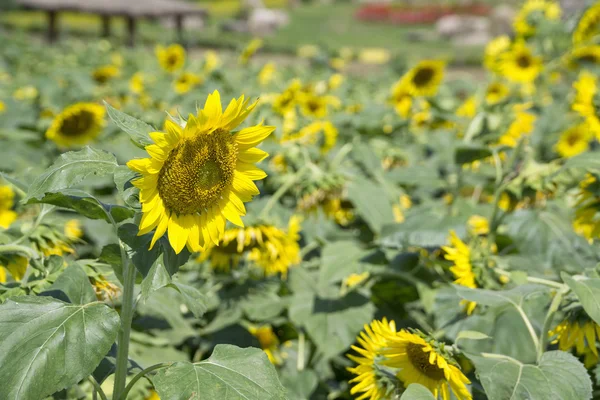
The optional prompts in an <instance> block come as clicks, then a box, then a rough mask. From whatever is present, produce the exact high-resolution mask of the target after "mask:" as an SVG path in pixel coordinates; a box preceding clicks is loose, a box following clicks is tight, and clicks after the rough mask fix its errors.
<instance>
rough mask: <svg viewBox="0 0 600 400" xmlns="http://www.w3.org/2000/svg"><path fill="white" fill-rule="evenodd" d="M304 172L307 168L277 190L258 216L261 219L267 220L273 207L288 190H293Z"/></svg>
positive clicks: (299, 171)
mask: <svg viewBox="0 0 600 400" xmlns="http://www.w3.org/2000/svg"><path fill="white" fill-rule="evenodd" d="M304 171H306V167H303V168H301V169H299V170H298V172H296V174H295V175H294V176H293V177H292V178H291V179H290V180H288V181H287V182H286V183H284V184H283V185H281V186H280V187H279V189H277V191H276V192H275V193H274V194H273V196H271V197H270V198H269V201H267V204H265V207H264V208H263V209H262V211H261V212H260V214H259V215H258V218H259V219H261V218H265V217H266V216H267V214H268V213H269V211H271V208H273V206H274V205H275V204H276V203H277V202H278V201H279V199H280V198H281V197H282V196H283V195H284V194H285V193H286V192H287V191H288V190H290V189H291V188H292V186H294V185H295V184H296V182H298V179H299V178H300V177H301V176H302V174H303V173H304Z"/></svg>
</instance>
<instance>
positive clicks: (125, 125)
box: [104, 102, 156, 148]
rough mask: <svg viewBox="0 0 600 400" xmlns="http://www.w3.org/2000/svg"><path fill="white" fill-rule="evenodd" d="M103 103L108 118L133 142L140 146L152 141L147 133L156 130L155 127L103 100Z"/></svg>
mask: <svg viewBox="0 0 600 400" xmlns="http://www.w3.org/2000/svg"><path fill="white" fill-rule="evenodd" d="M104 105H105V106H106V111H107V112H108V116H109V117H110V119H111V120H112V121H113V122H114V123H115V125H117V126H118V127H119V128H121V129H122V130H124V131H125V132H126V133H127V134H128V135H129V137H130V138H131V140H132V141H133V143H135V144H136V145H137V146H139V147H142V148H143V147H145V146H148V145H150V144H153V143H154V142H153V141H152V139H151V138H150V136H149V135H148V134H149V133H150V132H154V131H156V129H154V128H153V127H151V126H150V125H148V124H147V123H145V122H144V121H140V120H139V119H136V118H133V117H131V116H129V115H127V114H125V113H124V112H121V111H119V110H117V109H115V108H113V107H112V106H111V105H110V104H108V103H107V102H104Z"/></svg>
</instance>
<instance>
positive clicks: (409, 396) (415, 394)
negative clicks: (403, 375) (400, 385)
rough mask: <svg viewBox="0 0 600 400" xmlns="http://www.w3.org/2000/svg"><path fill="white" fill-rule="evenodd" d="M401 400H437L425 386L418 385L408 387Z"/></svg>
mask: <svg viewBox="0 0 600 400" xmlns="http://www.w3.org/2000/svg"><path fill="white" fill-rule="evenodd" d="M400 400H435V397H433V393H431V391H430V390H429V389H427V388H426V387H425V386H423V385H420V384H418V383H411V384H410V385H408V387H407V388H406V390H405V391H404V393H402V396H401V397H400Z"/></svg>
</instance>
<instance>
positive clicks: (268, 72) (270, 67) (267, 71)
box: [258, 63, 277, 86]
mask: <svg viewBox="0 0 600 400" xmlns="http://www.w3.org/2000/svg"><path fill="white" fill-rule="evenodd" d="M276 71H277V68H276V67H275V64H274V63H267V64H265V66H264V67H263V68H262V69H261V70H260V72H259V73H258V82H259V83H260V84H261V85H262V86H265V85H268V84H269V83H270V82H271V81H272V80H273V78H274V77H275V72H276Z"/></svg>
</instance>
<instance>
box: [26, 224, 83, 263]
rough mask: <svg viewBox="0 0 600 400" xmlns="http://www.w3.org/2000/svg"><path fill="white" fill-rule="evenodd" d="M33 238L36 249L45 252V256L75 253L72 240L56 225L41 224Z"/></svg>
mask: <svg viewBox="0 0 600 400" xmlns="http://www.w3.org/2000/svg"><path fill="white" fill-rule="evenodd" d="M63 229H64V228H63ZM31 239H32V244H33V247H34V249H35V250H36V251H37V252H38V253H41V254H43V255H44V257H50V256H61V257H62V256H64V255H66V254H74V253H75V249H73V247H72V246H71V240H69V238H68V237H67V236H66V235H65V234H64V233H62V232H59V231H58V230H57V229H56V227H54V226H50V225H45V224H42V225H40V226H39V227H38V228H37V231H36V232H35V234H33V235H32V237H31Z"/></svg>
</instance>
